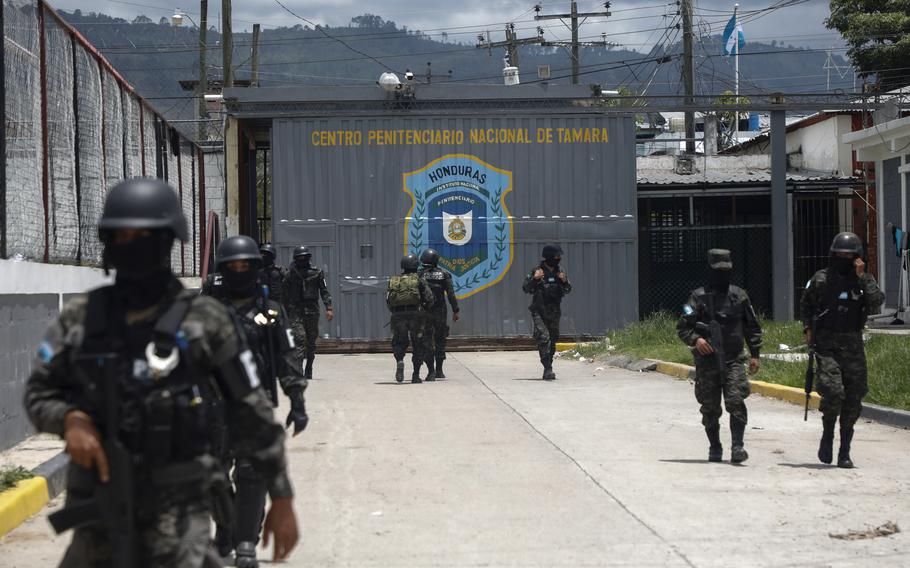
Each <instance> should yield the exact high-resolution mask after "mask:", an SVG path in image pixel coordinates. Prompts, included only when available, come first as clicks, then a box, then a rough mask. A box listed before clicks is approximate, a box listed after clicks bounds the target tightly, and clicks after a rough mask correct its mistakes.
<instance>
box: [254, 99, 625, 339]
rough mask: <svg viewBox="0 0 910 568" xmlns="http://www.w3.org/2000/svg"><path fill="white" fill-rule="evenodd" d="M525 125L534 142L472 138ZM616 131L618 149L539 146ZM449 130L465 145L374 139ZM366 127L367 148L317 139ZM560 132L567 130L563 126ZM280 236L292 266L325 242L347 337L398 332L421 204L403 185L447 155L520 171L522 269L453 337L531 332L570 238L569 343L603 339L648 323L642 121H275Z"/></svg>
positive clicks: (465, 311)
mask: <svg viewBox="0 0 910 568" xmlns="http://www.w3.org/2000/svg"><path fill="white" fill-rule="evenodd" d="M500 128H506V129H527V132H529V133H530V137H531V140H530V142H528V143H524V142H522V143H503V144H490V143H487V144H472V143H471V141H470V138H469V135H468V132H469V130H470V129H500ZM557 128H566V129H571V128H588V129H606V130H607V132H608V133H609V142H608V143H588V142H565V143H559V142H558V141H557V139H558V138H557V135H556V134H554V140H553V142H551V143H547V142H546V141H545V140H543V141H541V142H537V140H536V133H537V132H538V131H539V129H557ZM377 130H379V131H389V130H434V131H439V130H447V131H461V132H463V133H464V142H463V143H462V144H460V145H457V146H456V145H432V144H420V145H404V144H399V145H382V146H377V145H371V144H368V141H367V137H368V132H369V131H377ZM321 131H330V132H339V131H345V132H360V133H362V143H361V144H357V145H334V146H320V145H314V144H313V142H314V137H316V138H318V136H319V132H321ZM551 132H556V131H555V130H553V131H551ZM271 146H272V151H273V162H272V182H273V191H274V194H273V207H274V210H273V219H274V220H275V226H274V232H273V235H274V240H275V243H276V246H278V247H279V251H280V255H281V257H282V260H283V261H284V262H286V263H287V262H288V261H289V260H290V252H291V250H292V249H293V247H294V246H296V245H298V244H303V243H305V244H307V245H309V246H313V247H315V249H314V262H315V263H317V264H319V265H320V266H322V267H324V269H325V270H326V272H327V275H328V281H329V286H330V289H331V291H332V294H333V295H334V296H335V305H336V318H335V321H334V322H332V323H331V324H327V323H326V322H325V321H323V322H322V324H321V331H323V332H327V333H329V334H330V335H331V336H332V337H338V338H366V339H377V338H384V337H388V336H389V329H388V327H385V325H386V323H387V322H388V312H387V310H386V308H385V303H384V299H385V289H386V280H387V278H388V277H389V276H390V275H392V274H396V273H398V271H399V260H400V258H401V255H402V253H403V250H404V234H405V222H406V220H405V217H406V216H407V215H408V212H409V210H410V208H411V205H412V200H411V198H410V197H409V196H408V195H407V194H406V193H405V192H404V191H403V184H402V179H403V178H402V176H403V174H405V173H407V172H413V171H415V170H418V169H420V168H423V167H424V166H426V165H427V164H429V163H430V162H432V161H433V160H436V159H437V158H440V157H441V156H444V155H449V154H469V155H472V156H476V157H477V158H478V159H480V160H483V161H484V162H487V163H488V164H490V165H492V166H495V167H496V168H499V169H503V170H507V171H511V172H512V191H511V192H510V193H508V194H507V195H506V197H505V203H506V207H507V209H508V211H509V213H510V214H511V220H512V224H513V229H512V231H513V232H512V246H513V249H512V264H511V268H510V269H509V271H508V272H507V273H506V274H505V275H504V277H503V278H502V280H501V281H499V282H498V283H496V284H494V285H492V286H491V287H489V288H486V289H484V290H482V291H481V292H479V293H477V294H475V295H473V296H470V297H468V298H465V299H464V300H462V301H461V303H462V316H463V318H462V320H461V321H460V322H458V323H456V324H453V325H452V335H453V336H473V337H478V336H480V337H492V336H520V335H527V334H528V333H529V331H530V318H529V313H528V311H527V305H528V303H529V300H530V297H529V296H527V295H525V294H523V293H522V291H521V284H522V281H523V279H524V276H525V274H526V273H527V271H528V270H530V269H531V267H532V266H534V265H535V264H537V263H538V262H539V258H540V249H541V248H542V246H543V245H544V244H546V243H551V242H555V243H560V244H561V245H562V247H563V249H564V251H565V255H564V260H563V267H564V269H565V270H566V271H567V272H568V274H569V277H570V278H571V280H572V282H573V284H574V287H575V291H574V292H573V293H572V294H571V295H570V296H569V297H568V298H566V300H565V301H564V309H563V314H564V317H563V323H562V331H563V334H564V335H566V336H572V335H574V334H576V333H578V334H597V333H602V332H603V331H604V330H605V329H607V328H612V327H616V326H620V325H622V324H624V323H627V322H630V321H634V320H637V317H638V316H637V307H638V268H637V266H638V260H637V248H636V246H637V245H636V239H637V219H636V217H635V215H636V206H635V134H634V124H633V122H632V119H631V118H626V117H613V116H607V115H604V114H600V113H597V114H595V113H590V114H578V115H569V116H567V115H552V116H533V117H530V116H527V115H525V116H520V117H510V116H508V112H507V111H502V112H501V114H500V115H499V116H471V117H464V116H458V117H446V116H439V117H429V118H427V117H407V116H396V117H393V118H384V117H376V118H369V117H367V118H344V117H335V118H318V119H303V118H301V119H275V120H274V122H273V128H272V144H271Z"/></svg>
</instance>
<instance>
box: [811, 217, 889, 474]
mask: <svg viewBox="0 0 910 568" xmlns="http://www.w3.org/2000/svg"><path fill="white" fill-rule="evenodd" d="M830 250H831V266H830V267H828V268H825V269H823V270H819V271H818V272H816V273H815V274H814V275H813V276H812V278H811V279H810V280H809V282H808V283H806V290H805V291H804V292H803V297H802V299H801V301H800V316H801V318H802V321H803V329H804V330H805V333H806V341H807V343H808V344H809V345H814V347H815V355H816V361H817V362H818V366H817V370H816V390H818V394H820V395H821V404H820V405H819V410H820V411H821V413H822V426H823V431H822V439H821V442H820V443H819V447H818V459H819V460H820V461H821V462H822V463H826V464H830V463H831V462H832V461H833V460H834V427H835V425H836V424H837V419H838V417H840V450H839V451H838V455H837V466H838V467H843V468H851V467H853V461H852V459H851V458H850V443H851V442H852V441H853V429H854V425H855V424H856V421H857V420H858V419H859V416H860V414H861V413H862V411H863V404H862V403H863V397H864V396H866V393H867V392H868V391H869V386H868V383H867V378H866V352H865V349H864V347H863V326H864V325H865V324H866V318H867V317H868V316H870V315H874V314H877V313H879V310H880V308H881V304H882V302H883V301H884V299H885V296H884V294H883V293H882V291H881V290H880V289H879V287H878V284H877V283H876V282H875V278H873V277H872V276H871V275H870V274H866V271H865V266H866V265H865V263H864V262H863V260H862V258H860V256H861V255H862V252H863V245H862V242H861V241H860V239H859V237H857V236H856V235H854V234H853V233H840V234H839V235H837V236H836V237H834V241H833V242H832V243H831V249H830Z"/></svg>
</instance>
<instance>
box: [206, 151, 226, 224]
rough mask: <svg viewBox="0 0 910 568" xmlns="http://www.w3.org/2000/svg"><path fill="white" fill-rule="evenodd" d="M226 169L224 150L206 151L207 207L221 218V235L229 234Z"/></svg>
mask: <svg viewBox="0 0 910 568" xmlns="http://www.w3.org/2000/svg"><path fill="white" fill-rule="evenodd" d="M225 179H226V173H225V169H224V151H223V150H220V149H219V150H217V151H208V150H207V151H206V152H205V208H206V211H214V212H215V213H217V214H218V218H219V219H221V223H220V227H221V237H222V238H224V237H226V236H227V223H225V218H226V217H227V195H226V193H225V191H226V188H227V183H226V181H225Z"/></svg>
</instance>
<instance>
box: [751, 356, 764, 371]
mask: <svg viewBox="0 0 910 568" xmlns="http://www.w3.org/2000/svg"><path fill="white" fill-rule="evenodd" d="M760 367H761V361H759V360H758V357H752V358H751V359H749V374H750V375H754V374H755V373H757V372H758V369H759V368H760Z"/></svg>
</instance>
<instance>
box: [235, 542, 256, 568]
mask: <svg viewBox="0 0 910 568" xmlns="http://www.w3.org/2000/svg"><path fill="white" fill-rule="evenodd" d="M234 566H236V567H237V568H259V560H257V559H256V543H255V542H239V543H237V556H236V560H235V562H234Z"/></svg>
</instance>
